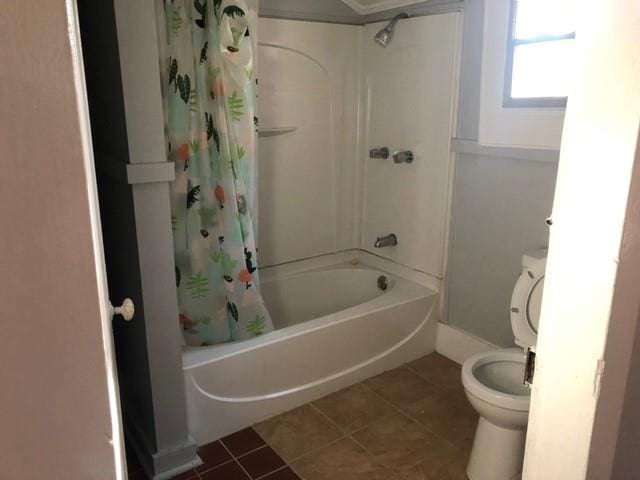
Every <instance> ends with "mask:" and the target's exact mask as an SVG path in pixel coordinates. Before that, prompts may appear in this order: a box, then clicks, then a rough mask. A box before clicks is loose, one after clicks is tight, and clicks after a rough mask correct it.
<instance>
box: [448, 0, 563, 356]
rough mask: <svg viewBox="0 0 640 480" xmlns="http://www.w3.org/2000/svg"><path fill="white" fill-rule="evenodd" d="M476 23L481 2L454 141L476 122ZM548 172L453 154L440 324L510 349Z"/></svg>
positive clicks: (549, 189) (550, 180)
mask: <svg viewBox="0 0 640 480" xmlns="http://www.w3.org/2000/svg"><path fill="white" fill-rule="evenodd" d="M483 22H484V1H482V0H473V1H471V2H467V5H466V9H465V25H464V43H463V53H462V72H461V75H462V76H461V92H460V111H459V119H460V120H459V125H458V137H459V138H462V139H468V140H474V141H477V139H478V124H479V116H480V78H481V73H482V64H481V59H482V28H483ZM507 151H508V150H507V149H504V151H503V153H504V152H507ZM529 153H532V152H529ZM534 153H535V152H534ZM548 156H549V155H546V157H548ZM556 173H557V164H556V163H554V162H537V161H530V160H522V159H516V158H508V157H497V156H491V157H489V156H481V155H462V154H460V155H458V158H457V165H456V180H455V187H454V200H453V219H452V225H451V237H450V250H449V266H448V273H447V292H446V298H447V308H446V323H449V324H451V325H452V326H455V327H459V328H461V329H463V330H465V331H468V332H470V333H472V334H474V335H476V336H478V337H481V338H483V339H485V340H488V341H490V342H492V343H495V344H497V345H500V346H512V345H513V333H512V331H511V324H510V317H509V304H510V299H511V293H512V291H513V287H514V284H515V282H516V280H517V279H518V276H519V275H520V273H521V268H520V260H521V256H522V254H523V253H524V252H527V251H530V250H536V249H539V248H540V247H543V246H546V245H547V242H548V231H547V230H548V229H547V226H546V224H545V222H544V220H545V218H546V217H547V216H548V215H549V213H550V212H551V206H552V203H553V193H554V188H555V179H556Z"/></svg>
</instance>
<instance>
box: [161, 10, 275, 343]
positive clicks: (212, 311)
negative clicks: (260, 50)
mask: <svg viewBox="0 0 640 480" xmlns="http://www.w3.org/2000/svg"><path fill="white" fill-rule="evenodd" d="M160 1H161V2H162V3H163V5H162V6H160V7H159V12H158V13H159V20H160V22H159V24H160V27H161V37H164V38H161V40H160V43H161V67H162V68H161V71H162V75H163V78H162V89H163V100H164V112H165V134H166V138H167V142H168V145H167V151H168V156H169V160H170V161H173V162H174V163H175V170H176V179H175V182H174V183H173V184H172V187H171V202H172V205H171V207H172V208H171V211H172V219H171V220H172V228H173V239H174V251H175V252H174V253H175V265H176V285H177V291H178V306H179V311H180V316H179V322H180V325H181V326H182V331H183V333H184V337H185V340H186V343H187V344H188V345H197V346H204V345H212V344H216V343H222V342H228V341H233V340H239V339H245V338H250V337H253V336H256V335H260V334H262V333H264V332H267V331H269V330H272V329H273V325H272V322H271V319H270V317H269V313H268V312H267V309H266V307H265V305H264V301H263V299H262V297H261V295H260V290H259V281H258V270H257V267H258V265H257V255H256V225H257V209H256V206H257V194H256V188H257V186H256V153H257V152H256V149H257V145H256V143H257V133H256V129H257V118H256V116H255V103H256V86H257V81H256V78H255V55H256V49H257V39H256V23H257V1H256V0H253V2H252V3H250V2H249V1H245V0H234V1H225V0H160Z"/></svg>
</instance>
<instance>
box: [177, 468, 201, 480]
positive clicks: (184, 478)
mask: <svg viewBox="0 0 640 480" xmlns="http://www.w3.org/2000/svg"><path fill="white" fill-rule="evenodd" d="M194 478H196V479H197V478H198V474H197V473H196V471H195V470H193V469H192V470H187V471H186V472H184V473H180V474H178V475H176V476H175V477H171V480H192V479H194Z"/></svg>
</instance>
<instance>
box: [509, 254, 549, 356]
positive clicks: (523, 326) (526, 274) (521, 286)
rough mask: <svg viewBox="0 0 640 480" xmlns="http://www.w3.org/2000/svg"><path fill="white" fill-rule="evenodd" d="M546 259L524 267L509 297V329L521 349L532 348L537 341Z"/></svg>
mask: <svg viewBox="0 0 640 480" xmlns="http://www.w3.org/2000/svg"><path fill="white" fill-rule="evenodd" d="M546 266H547V259H546V258H542V259H540V260H537V261H535V262H533V263H532V264H531V265H530V266H528V267H526V268H525V269H524V271H523V272H522V275H520V278H519V279H518V281H517V282H516V286H515V288H514V289H513V296H512V297H511V328H512V329H513V334H514V336H515V340H516V343H517V344H518V345H520V346H521V347H522V348H528V347H531V346H534V345H535V344H536V341H537V339H538V322H539V321H540V306H541V305H542V290H543V289H544V274H545V269H546Z"/></svg>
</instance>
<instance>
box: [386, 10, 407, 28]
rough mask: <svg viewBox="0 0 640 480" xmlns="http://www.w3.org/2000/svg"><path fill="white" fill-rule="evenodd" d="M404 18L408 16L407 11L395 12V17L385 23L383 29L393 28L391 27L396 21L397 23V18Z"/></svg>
mask: <svg viewBox="0 0 640 480" xmlns="http://www.w3.org/2000/svg"><path fill="white" fill-rule="evenodd" d="M405 18H409V14H408V13H407V12H402V13H399V14H397V15H396V16H395V17H393V18H392V19H391V21H390V22H389V23H388V24H387V26H386V27H384V29H385V30H393V27H395V26H396V23H398V20H403V19H405Z"/></svg>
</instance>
